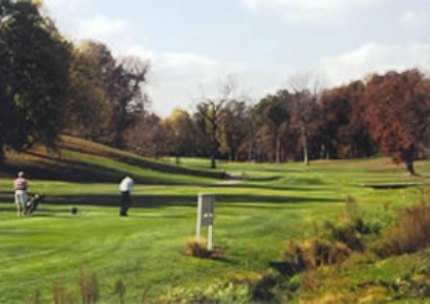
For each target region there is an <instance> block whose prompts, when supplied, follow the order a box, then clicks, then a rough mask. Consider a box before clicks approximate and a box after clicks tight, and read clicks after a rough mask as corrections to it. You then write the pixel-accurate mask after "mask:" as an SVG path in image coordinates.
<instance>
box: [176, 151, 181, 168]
mask: <svg viewBox="0 0 430 304" xmlns="http://www.w3.org/2000/svg"><path fill="white" fill-rule="evenodd" d="M180 165H181V157H180V155H179V153H178V152H177V153H176V166H180Z"/></svg>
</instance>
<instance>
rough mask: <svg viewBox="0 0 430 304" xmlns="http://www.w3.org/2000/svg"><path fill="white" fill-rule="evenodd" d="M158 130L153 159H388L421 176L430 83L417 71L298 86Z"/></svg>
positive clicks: (223, 102) (178, 115)
mask: <svg viewBox="0 0 430 304" xmlns="http://www.w3.org/2000/svg"><path fill="white" fill-rule="evenodd" d="M157 123H158V127H157V128H153V129H152V130H153V131H154V134H153V137H152V140H151V139H150V138H148V141H149V142H154V143H155V142H156V143H157V144H156V145H153V148H154V149H153V150H150V151H148V150H147V151H144V154H146V155H151V156H157V155H166V154H167V155H172V156H173V155H176V156H189V155H198V156H205V157H213V158H215V157H218V158H223V159H229V160H235V161H258V162H276V163H280V162H286V161H304V162H305V163H306V164H309V162H310V160H313V159H346V158H363V157H371V156H374V155H377V154H388V155H391V156H392V157H393V159H394V160H395V161H396V162H404V163H405V164H406V169H407V171H408V172H409V173H411V174H415V170H414V166H413V161H414V160H415V159H417V158H425V157H427V156H428V151H429V150H428V147H429V144H430V78H429V77H427V76H426V75H424V74H423V73H421V72H420V71H419V70H417V69H410V70H406V71H403V72H395V71H391V72H387V73H385V74H383V75H378V74H373V75H369V76H368V77H367V78H366V79H364V80H358V81H352V82H350V83H348V84H345V85H342V86H338V87H334V88H327V89H314V88H312V86H311V87H309V86H296V85H292V86H291V87H290V88H288V89H280V90H278V91H277V92H275V93H274V94H268V95H267V96H265V97H264V98H262V99H261V100H259V101H258V102H257V103H256V104H249V103H247V102H246V101H244V100H240V99H237V98H234V97H229V96H227V95H224V96H222V97H220V98H218V99H207V100H205V99H203V100H201V102H200V103H199V104H198V106H197V109H196V110H195V111H194V112H192V113H188V112H186V111H183V110H175V111H174V112H173V113H172V114H171V115H170V116H169V117H167V118H165V119H159V120H157ZM142 152H143V151H142ZM212 166H213V163H212Z"/></svg>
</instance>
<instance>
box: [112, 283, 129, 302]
mask: <svg viewBox="0 0 430 304" xmlns="http://www.w3.org/2000/svg"><path fill="white" fill-rule="evenodd" d="M125 293H126V288H125V284H124V282H123V281H122V280H118V281H116V283H115V289H114V294H115V295H116V296H117V297H118V302H119V303H121V304H123V303H125V302H124V297H125Z"/></svg>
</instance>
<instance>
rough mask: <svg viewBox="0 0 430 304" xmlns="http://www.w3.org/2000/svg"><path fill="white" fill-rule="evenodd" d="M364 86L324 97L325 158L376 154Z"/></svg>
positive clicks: (357, 84) (350, 86)
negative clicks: (371, 135) (365, 104)
mask: <svg viewBox="0 0 430 304" xmlns="http://www.w3.org/2000/svg"><path fill="white" fill-rule="evenodd" d="M364 90H365V86H364V83H363V82H361V81H354V82H352V83H350V84H348V85H344V86H341V87H337V88H332V89H327V90H324V92H323V93H322V95H321V99H320V100H321V101H320V103H321V116H322V117H321V118H322V121H321V124H322V125H321V128H320V132H319V133H320V138H321V148H320V149H321V157H322V158H330V159H331V158H344V157H363V156H370V155H371V154H372V153H374V152H375V147H374V143H373V141H372V140H371V138H370V135H369V131H368V126H367V125H366V122H365V113H364V100H363V96H364Z"/></svg>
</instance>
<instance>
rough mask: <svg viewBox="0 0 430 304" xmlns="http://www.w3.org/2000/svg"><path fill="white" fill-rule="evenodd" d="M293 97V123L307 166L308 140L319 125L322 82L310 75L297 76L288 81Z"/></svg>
mask: <svg viewBox="0 0 430 304" xmlns="http://www.w3.org/2000/svg"><path fill="white" fill-rule="evenodd" d="M290 87H291V90H292V91H293V95H294V100H295V102H294V110H293V112H294V118H293V119H294V121H295V125H296V126H298V127H299V129H300V131H301V137H302V146H303V161H304V163H305V164H306V165H309V138H310V137H311V136H312V133H313V132H314V131H316V130H317V128H318V127H319V124H320V118H321V116H320V114H321V113H320V108H319V107H320V104H319V102H320V100H319V99H320V94H321V92H322V81H321V79H320V78H318V77H315V76H313V75H311V74H307V73H304V74H297V75H295V76H293V77H292V78H291V79H290Z"/></svg>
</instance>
